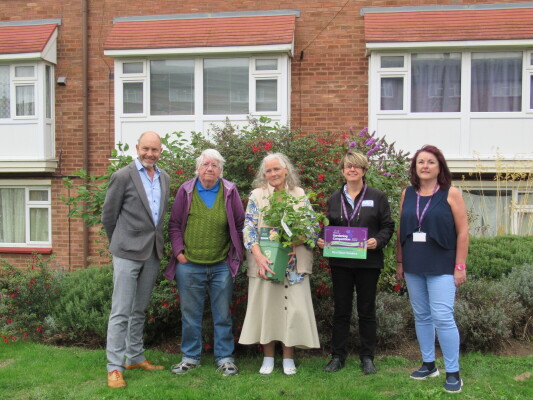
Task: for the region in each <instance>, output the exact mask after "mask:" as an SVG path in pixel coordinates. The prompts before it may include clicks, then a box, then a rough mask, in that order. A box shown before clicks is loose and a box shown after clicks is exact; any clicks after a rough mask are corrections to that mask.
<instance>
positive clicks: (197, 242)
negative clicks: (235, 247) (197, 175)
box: [183, 185, 230, 264]
mask: <svg viewBox="0 0 533 400" xmlns="http://www.w3.org/2000/svg"><path fill="white" fill-rule="evenodd" d="M183 239H184V241H185V257H187V259H188V260H189V261H192V262H194V263H198V264H214V263H217V262H219V261H223V260H225V259H226V257H227V256H228V251H229V247H230V235H229V228H228V217H227V215H226V207H225V205H224V188H223V186H222V185H220V189H219V191H218V194H217V197H216V199H215V203H214V204H213V207H212V208H208V207H207V206H206V205H205V203H204V202H203V200H202V199H201V197H200V195H199V194H198V191H197V190H196V188H194V191H193V195H192V203H191V208H190V210H189V216H188V218H187V226H186V228H185V235H184V237H183Z"/></svg>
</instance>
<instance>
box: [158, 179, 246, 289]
mask: <svg viewBox="0 0 533 400" xmlns="http://www.w3.org/2000/svg"><path fill="white" fill-rule="evenodd" d="M197 179H198V178H194V179H191V180H190V181H187V182H185V183H184V184H182V185H181V186H180V188H179V189H178V193H177V194H176V198H175V200H174V205H173V206H172V211H171V213H170V220H169V222H168V234H169V236H170V242H171V243H172V253H173V257H171V258H170V262H169V263H168V267H167V269H166V270H165V278H166V279H167V280H169V281H172V280H174V279H175V277H176V267H177V265H178V260H177V259H176V257H177V256H178V255H179V254H180V253H181V252H183V251H184V249H185V244H184V243H183V235H184V234H185V227H186V226H187V218H188V216H189V209H190V208H191V202H192V193H193V190H194V187H195V185H196V180H197ZM221 183H222V185H221V186H222V187H223V188H224V204H226V214H227V216H228V226H229V234H230V237H231V245H230V249H229V252H228V258H227V260H226V262H227V263H228V266H229V269H230V271H231V276H233V277H234V276H235V275H236V274H237V270H238V269H239V266H240V265H241V263H242V260H243V239H242V228H243V226H244V208H243V206H242V202H241V198H240V196H239V192H238V191H237V185H235V184H234V183H233V182H230V181H227V180H226V179H221Z"/></svg>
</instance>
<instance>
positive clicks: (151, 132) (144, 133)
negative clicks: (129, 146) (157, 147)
mask: <svg viewBox="0 0 533 400" xmlns="http://www.w3.org/2000/svg"><path fill="white" fill-rule="evenodd" d="M146 134H153V135H156V136H157V137H158V138H159V142H160V143H161V136H159V134H158V133H155V132H153V131H146V132H143V133H141V136H139V139H137V144H141V140H142V138H143V137H144V135H146Z"/></svg>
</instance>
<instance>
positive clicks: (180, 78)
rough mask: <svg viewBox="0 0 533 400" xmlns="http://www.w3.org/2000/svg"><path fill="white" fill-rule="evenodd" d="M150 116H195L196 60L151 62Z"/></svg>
mask: <svg viewBox="0 0 533 400" xmlns="http://www.w3.org/2000/svg"><path fill="white" fill-rule="evenodd" d="M150 114H152V115H192V114H194V60H157V61H151V62H150Z"/></svg>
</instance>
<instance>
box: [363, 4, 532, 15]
mask: <svg viewBox="0 0 533 400" xmlns="http://www.w3.org/2000/svg"><path fill="white" fill-rule="evenodd" d="M513 8H533V2H525V3H500V4H470V5H435V6H412V7H375V8H361V11H360V15H361V16H364V15H365V14H372V13H401V12H420V11H465V10H469V11H479V10H505V9H513Z"/></svg>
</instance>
